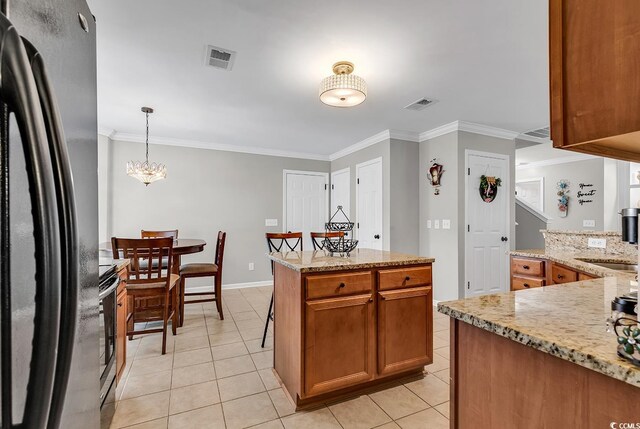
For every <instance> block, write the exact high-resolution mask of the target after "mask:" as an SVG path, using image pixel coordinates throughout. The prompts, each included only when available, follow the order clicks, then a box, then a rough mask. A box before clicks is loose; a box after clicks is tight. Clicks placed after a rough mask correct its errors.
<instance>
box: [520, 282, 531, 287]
mask: <svg viewBox="0 0 640 429" xmlns="http://www.w3.org/2000/svg"><path fill="white" fill-rule="evenodd" d="M522 286H524V287H531V286H529V283H525V284H523V285H522Z"/></svg>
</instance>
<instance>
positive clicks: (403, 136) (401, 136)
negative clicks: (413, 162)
mask: <svg viewBox="0 0 640 429" xmlns="http://www.w3.org/2000/svg"><path fill="white" fill-rule="evenodd" d="M389 138H392V139H395V140H404V141H408V142H416V143H417V142H419V141H420V134H419V133H415V132H413V131H401V130H389Z"/></svg>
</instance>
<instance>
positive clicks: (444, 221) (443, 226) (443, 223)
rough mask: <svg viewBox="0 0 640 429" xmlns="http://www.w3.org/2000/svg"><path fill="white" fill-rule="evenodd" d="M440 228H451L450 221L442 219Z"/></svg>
mask: <svg viewBox="0 0 640 429" xmlns="http://www.w3.org/2000/svg"><path fill="white" fill-rule="evenodd" d="M442 229H451V221H450V220H449V219H442Z"/></svg>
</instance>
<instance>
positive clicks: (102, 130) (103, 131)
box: [98, 127, 116, 138]
mask: <svg viewBox="0 0 640 429" xmlns="http://www.w3.org/2000/svg"><path fill="white" fill-rule="evenodd" d="M98 134H99V135H101V136H105V137H108V138H113V136H114V135H115V134H116V130H114V129H113V128H106V127H98Z"/></svg>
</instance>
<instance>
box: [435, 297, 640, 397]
mask: <svg viewBox="0 0 640 429" xmlns="http://www.w3.org/2000/svg"><path fill="white" fill-rule="evenodd" d="M438 312H440V313H442V314H445V315H447V316H449V317H453V318H454V319H456V320H460V321H461V322H464V323H467V324H469V325H472V326H475V327H477V328H480V329H483V330H485V331H487V332H491V333H492V334H496V335H499V336H501V337H504V338H507V339H509V340H512V341H515V342H517V343H520V344H522V345H525V346H528V347H531V348H533V349H535V350H538V351H541V352H543V353H546V354H549V355H551V356H555V357H557V358H560V359H562V360H565V361H567V362H571V363H574V364H576V365H579V366H581V367H584V368H587V369H590V370H592V371H596V372H599V373H601V374H604V375H606V376H608V377H611V378H614V379H616V380H619V381H622V382H624V383H627V384H630V385H632V386H635V387H638V388H640V371H632V370H630V369H625V368H623V367H621V366H620V365H617V364H616V363H615V362H611V361H604V360H601V359H597V358H595V357H593V356H591V355H589V354H585V353H584V352H581V351H577V350H574V349H567V348H566V347H564V346H561V345H558V344H556V343H553V342H549V341H547V340H543V339H540V338H537V337H535V336H532V335H529V334H525V333H522V332H519V331H518V330H516V329H513V328H509V327H506V326H502V325H500V324H498V323H495V322H491V321H488V320H485V319H483V318H480V317H477V316H473V315H471V314H468V313H464V312H462V311H460V310H456V309H454V308H451V307H449V306H447V304H446V302H444V303H438ZM603 329H604V327H603Z"/></svg>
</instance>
